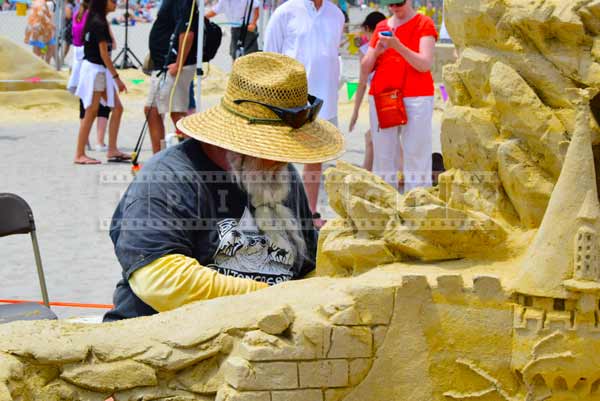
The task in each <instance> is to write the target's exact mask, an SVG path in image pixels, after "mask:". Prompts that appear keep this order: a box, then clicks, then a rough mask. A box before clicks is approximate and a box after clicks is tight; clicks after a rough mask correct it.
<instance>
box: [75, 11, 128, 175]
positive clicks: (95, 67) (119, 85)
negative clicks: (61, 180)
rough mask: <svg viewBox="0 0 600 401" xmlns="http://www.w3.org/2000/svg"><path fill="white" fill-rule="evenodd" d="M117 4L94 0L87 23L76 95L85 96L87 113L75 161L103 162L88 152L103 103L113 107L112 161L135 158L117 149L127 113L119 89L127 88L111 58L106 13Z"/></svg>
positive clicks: (110, 40) (110, 124)
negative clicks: (88, 143) (86, 149)
mask: <svg viewBox="0 0 600 401" xmlns="http://www.w3.org/2000/svg"><path fill="white" fill-rule="evenodd" d="M116 7H117V4H116V0H91V1H90V4H89V11H88V15H87V20H86V23H85V28H84V33H83V38H84V44H83V48H84V57H83V62H82V64H81V70H80V73H79V84H78V85H77V91H76V93H75V94H76V95H77V96H78V97H79V98H80V99H81V101H82V103H83V107H84V108H85V114H84V117H83V121H82V123H81V125H80V128H79V136H78V139H77V150H76V153H75V160H74V162H75V164H100V161H99V160H96V159H93V158H91V157H88V156H87V155H86V154H85V145H86V144H87V141H88V137H89V135H90V130H91V128H92V124H93V122H94V119H95V118H96V115H97V114H98V108H99V107H100V103H102V104H104V105H105V106H108V107H111V108H112V113H111V116H110V121H109V123H108V151H107V157H108V161H109V162H111V161H113V162H124V161H128V160H130V159H131V157H130V156H129V155H127V154H125V153H122V152H120V151H119V150H118V149H117V135H118V133H119V126H120V124H121V116H122V115H123V105H122V104H121V100H120V99H119V92H123V91H126V90H127V88H126V87H125V84H124V83H123V81H121V79H120V78H119V74H118V73H117V70H116V69H115V67H114V65H113V63H112V61H111V59H110V51H111V50H112V37H111V35H110V29H109V26H108V21H107V20H106V14H107V13H109V12H111V11H114V10H115V9H116Z"/></svg>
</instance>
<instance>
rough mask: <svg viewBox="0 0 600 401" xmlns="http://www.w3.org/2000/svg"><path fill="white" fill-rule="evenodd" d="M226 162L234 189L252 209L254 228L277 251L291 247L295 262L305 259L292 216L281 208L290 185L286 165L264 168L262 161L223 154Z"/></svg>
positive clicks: (299, 230)
mask: <svg viewBox="0 0 600 401" xmlns="http://www.w3.org/2000/svg"><path fill="white" fill-rule="evenodd" d="M227 161H228V162H229V165H230V167H231V170H232V173H233V174H234V176H235V178H236V180H237V182H238V185H239V186H240V187H241V188H242V189H243V190H245V191H246V192H247V193H248V198H249V200H250V204H251V205H252V206H253V207H254V208H255V213H254V218H255V220H256V225H257V226H258V228H259V229H260V230H261V231H262V232H263V233H264V234H265V235H267V236H268V237H270V238H271V240H272V241H273V242H274V243H275V244H277V245H278V246H280V247H283V246H284V244H285V243H286V242H288V241H289V242H291V243H292V244H293V245H294V250H295V252H296V255H295V256H296V258H295V260H299V259H300V260H302V259H304V256H305V255H306V243H305V241H304V237H303V236H302V230H301V227H300V225H299V224H298V220H297V219H296V218H295V216H294V214H293V213H292V211H291V210H290V208H288V207H287V206H285V205H284V204H283V202H284V201H285V200H286V199H287V197H288V195H289V193H290V188H291V182H290V180H289V178H290V174H289V172H288V169H287V163H277V164H275V165H273V166H269V167H266V166H265V162H264V161H263V160H262V159H258V158H256V157H251V156H245V155H240V154H238V153H235V152H231V151H228V152H227Z"/></svg>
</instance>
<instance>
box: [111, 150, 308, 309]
mask: <svg viewBox="0 0 600 401" xmlns="http://www.w3.org/2000/svg"><path fill="white" fill-rule="evenodd" d="M289 176H290V182H291V184H290V185H291V187H290V193H289V195H288V197H287V199H286V201H285V202H284V204H285V205H286V206H287V207H288V208H290V210H291V211H292V213H293V215H294V216H295V217H296V219H297V221H298V222H299V223H300V224H301V226H302V235H303V238H304V241H305V243H306V255H304V257H302V256H295V255H296V252H295V248H294V246H293V245H292V244H291V243H289V242H288V241H285V242H284V243H281V242H279V243H278V244H275V243H274V242H273V241H272V240H271V238H270V237H269V236H268V235H265V234H264V233H262V232H261V231H259V230H258V228H257V227H256V221H255V219H254V217H253V214H254V208H253V207H252V206H251V205H250V203H249V201H248V195H247V193H246V192H245V191H243V190H242V189H241V188H240V187H239V185H238V184H237V183H236V182H235V181H234V180H233V178H232V176H231V173H229V172H226V171H223V170H222V169H221V168H219V167H218V166H217V165H216V164H214V163H213V162H212V161H211V160H210V159H209V158H208V157H207V156H206V155H205V154H204V152H203V150H202V147H201V144H200V142H198V141H196V140H193V139H188V140H186V141H184V142H183V143H181V144H179V145H177V146H175V147H172V148H169V149H167V150H165V151H163V152H160V153H159V154H157V155H156V156H154V157H153V158H152V159H151V160H150V161H149V162H148V163H146V165H145V166H144V169H143V170H142V171H141V172H140V173H139V174H138V175H137V176H136V177H135V179H134V181H133V183H132V184H131V185H130V186H129V188H128V189H127V192H126V193H125V195H124V196H123V198H122V199H121V201H120V202H119V205H118V206H117V209H116V211H115V214H114V215H113V220H112V224H111V228H110V236H111V239H112V241H113V244H114V246H115V253H116V255H117V259H118V260H119V262H120V264H121V266H122V268H123V272H122V277H123V279H122V280H121V281H120V282H119V283H118V284H117V289H116V290H115V293H114V298H113V302H114V304H115V308H114V309H113V310H112V311H110V312H108V313H107V314H106V316H105V317H104V320H105V321H112V320H119V319H124V318H130V317H137V316H144V315H151V314H154V313H156V311H155V310H154V309H152V308H151V307H150V306H149V305H147V304H145V303H144V302H143V301H142V300H140V299H139V298H138V297H137V296H136V295H135V294H134V293H133V291H132V290H131V288H130V286H129V282H128V280H129V277H130V276H131V275H132V274H133V273H134V272H135V271H136V270H137V269H139V268H141V267H144V266H146V265H148V264H150V263H151V262H153V261H155V260H156V259H159V258H161V257H163V256H166V255H170V254H182V255H185V256H188V257H191V258H194V259H196V260H197V261H198V262H199V263H200V264H201V265H203V266H206V267H209V268H211V269H213V270H215V271H217V272H219V273H221V274H225V275H229V276H234V277H241V278H249V279H253V280H256V281H262V282H266V283H268V284H277V283H281V282H284V281H287V280H291V279H296V278H300V277H304V276H305V275H306V274H307V273H309V272H310V271H312V270H313V269H314V268H315V258H316V249H317V232H316V230H315V228H314V226H313V224H312V215H311V212H310V209H309V206H308V200H307V198H306V194H305V192H304V186H303V185H302V180H301V179H300V177H299V175H298V173H297V171H296V169H295V168H294V167H293V166H292V165H291V164H290V165H289Z"/></svg>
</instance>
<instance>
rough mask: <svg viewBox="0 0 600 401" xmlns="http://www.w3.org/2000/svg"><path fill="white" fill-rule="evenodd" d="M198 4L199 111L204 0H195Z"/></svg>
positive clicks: (198, 107)
mask: <svg viewBox="0 0 600 401" xmlns="http://www.w3.org/2000/svg"><path fill="white" fill-rule="evenodd" d="M196 2H197V5H198V51H197V52H196V56H197V61H196V73H197V74H198V75H197V80H196V110H197V111H200V110H201V108H202V105H201V103H200V101H201V99H202V75H201V74H202V56H203V52H204V0H196Z"/></svg>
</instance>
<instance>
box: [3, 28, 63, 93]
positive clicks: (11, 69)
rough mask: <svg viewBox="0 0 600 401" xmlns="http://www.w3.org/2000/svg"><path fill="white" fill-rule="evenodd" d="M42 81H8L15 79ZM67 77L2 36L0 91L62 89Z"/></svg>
mask: <svg viewBox="0 0 600 401" xmlns="http://www.w3.org/2000/svg"><path fill="white" fill-rule="evenodd" d="M32 79H33V80H37V79H40V80H41V82H27V81H25V82H6V81H15V80H32ZM66 79H67V77H66V76H65V75H64V74H62V73H60V72H58V71H56V70H54V69H53V68H52V67H51V66H50V65H48V64H46V63H45V62H44V61H43V60H42V59H40V58H39V57H36V56H35V55H34V54H33V53H31V52H28V51H27V50H26V49H24V48H23V47H21V46H19V45H18V44H16V43H14V42H12V41H11V40H9V39H8V38H7V37H5V36H0V91H2V92H4V91H25V90H30V89H62V88H64V87H65V85H66Z"/></svg>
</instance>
